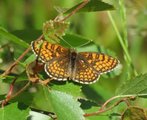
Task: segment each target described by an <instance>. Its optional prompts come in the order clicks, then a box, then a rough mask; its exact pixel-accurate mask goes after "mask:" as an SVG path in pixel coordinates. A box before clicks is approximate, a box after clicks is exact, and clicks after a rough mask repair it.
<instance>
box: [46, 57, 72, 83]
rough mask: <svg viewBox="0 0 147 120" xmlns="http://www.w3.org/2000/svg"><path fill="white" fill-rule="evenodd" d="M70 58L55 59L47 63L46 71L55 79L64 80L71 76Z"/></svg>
mask: <svg viewBox="0 0 147 120" xmlns="http://www.w3.org/2000/svg"><path fill="white" fill-rule="evenodd" d="M68 68H69V58H68V56H67V57H63V58H62V57H61V58H57V59H53V60H51V61H49V62H48V63H46V64H45V71H46V73H47V74H48V75H49V76H50V77H51V78H53V79H55V80H59V81H63V80H67V79H68V77H69V70H68Z"/></svg>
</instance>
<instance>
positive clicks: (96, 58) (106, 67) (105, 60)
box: [79, 52, 119, 74]
mask: <svg viewBox="0 0 147 120" xmlns="http://www.w3.org/2000/svg"><path fill="white" fill-rule="evenodd" d="M79 54H80V57H81V58H82V59H84V60H85V61H87V63H88V64H89V65H90V66H92V67H93V70H96V71H97V72H98V73H99V74H101V73H104V72H109V71H111V70H113V68H115V67H116V66H117V64H118V63H119V61H118V60H117V59H115V58H113V57H111V56H108V55H105V54H102V53H90V52H81V53H79Z"/></svg>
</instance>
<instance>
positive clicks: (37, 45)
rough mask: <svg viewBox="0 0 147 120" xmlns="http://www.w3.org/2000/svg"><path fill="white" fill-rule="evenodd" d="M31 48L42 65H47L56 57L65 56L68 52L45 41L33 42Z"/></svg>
mask: <svg viewBox="0 0 147 120" xmlns="http://www.w3.org/2000/svg"><path fill="white" fill-rule="evenodd" d="M31 46H32V50H33V52H34V53H35V54H36V56H38V57H39V59H40V60H41V61H42V62H43V63H47V62H48V61H50V60H52V59H54V58H57V57H61V56H66V55H67V54H68V52H69V49H67V48H64V47H62V46H60V45H57V44H51V43H49V42H47V41H45V40H36V41H33V42H32V43H31Z"/></svg>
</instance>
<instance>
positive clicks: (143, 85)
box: [117, 74, 147, 96]
mask: <svg viewBox="0 0 147 120" xmlns="http://www.w3.org/2000/svg"><path fill="white" fill-rule="evenodd" d="M146 79H147V74H144V75H140V76H137V77H135V78H134V79H132V80H128V81H127V82H125V84H123V85H122V86H121V87H120V88H119V90H118V93H117V94H118V95H137V96H146V95H147V81H146Z"/></svg>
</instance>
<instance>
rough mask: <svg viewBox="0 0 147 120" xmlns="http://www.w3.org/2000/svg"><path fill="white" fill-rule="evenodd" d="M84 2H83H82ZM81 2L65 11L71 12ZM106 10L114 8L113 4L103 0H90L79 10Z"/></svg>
mask: <svg viewBox="0 0 147 120" xmlns="http://www.w3.org/2000/svg"><path fill="white" fill-rule="evenodd" d="M81 3H82V2H81ZM81 3H79V4H77V5H75V6H74V7H72V8H70V9H69V10H67V11H66V12H65V14H67V13H71V12H72V11H73V10H74V9H76V8H77V7H78V6H79V5H80V4H81ZM104 10H114V7H113V5H110V4H108V3H105V2H102V1H100V0H90V1H89V2H88V3H87V4H86V5H85V6H84V7H83V8H81V9H80V10H79V11H78V12H97V11H104Z"/></svg>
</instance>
